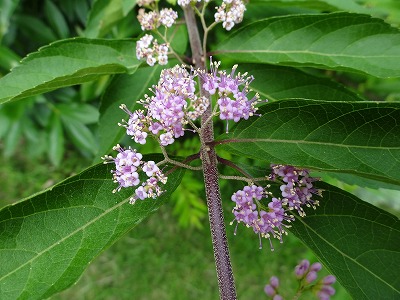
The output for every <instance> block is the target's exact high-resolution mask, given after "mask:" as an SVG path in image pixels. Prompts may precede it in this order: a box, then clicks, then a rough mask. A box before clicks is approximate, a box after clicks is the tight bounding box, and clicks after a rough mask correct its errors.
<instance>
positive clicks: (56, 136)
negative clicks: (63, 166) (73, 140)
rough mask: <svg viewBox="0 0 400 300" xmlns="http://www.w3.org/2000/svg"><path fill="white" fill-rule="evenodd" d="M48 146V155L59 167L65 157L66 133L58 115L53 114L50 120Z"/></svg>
mask: <svg viewBox="0 0 400 300" xmlns="http://www.w3.org/2000/svg"><path fill="white" fill-rule="evenodd" d="M48 145H49V146H48V154H49V159H50V161H51V163H52V164H53V165H55V166H59V165H60V162H61V160H62V158H63V155H64V132H63V129H62V124H61V120H60V117H59V115H58V114H53V115H52V118H51V119H50V131H49V141H48Z"/></svg>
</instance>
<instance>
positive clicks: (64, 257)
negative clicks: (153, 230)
mask: <svg viewBox="0 0 400 300" xmlns="http://www.w3.org/2000/svg"><path fill="white" fill-rule="evenodd" d="M144 159H145V160H148V159H152V160H156V161H158V160H160V159H162V157H160V156H156V157H155V156H150V157H144ZM110 170H111V165H103V164H99V165H96V166H94V167H91V168H89V169H87V170H86V171H84V172H82V173H80V174H78V175H76V176H74V177H71V178H69V179H67V180H66V181H64V182H62V183H60V184H58V185H56V186H54V187H52V188H50V189H49V190H47V191H45V192H43V193H41V194H38V195H35V196H33V197H30V198H28V199H25V200H24V201H22V202H19V203H17V204H14V205H11V206H7V207H5V208H3V209H2V210H1V211H0V265H1V268H0V299H31V300H32V299H45V298H48V297H50V296H51V295H52V294H55V293H57V292H59V291H62V290H64V289H66V288H67V287H69V286H71V285H72V284H73V283H74V282H76V281H77V280H78V278H79V276H80V275H81V274H82V272H83V271H84V269H85V268H86V267H87V266H88V264H89V263H90V262H91V261H92V260H93V259H94V258H95V257H96V256H97V255H99V254H100V253H101V252H102V251H103V250H104V249H106V248H108V247H109V246H110V245H112V244H113V243H114V242H115V241H116V240H118V239H119V238H120V237H121V236H122V235H123V234H125V233H126V232H127V231H129V230H131V229H132V228H134V227H135V226H136V225H137V224H139V223H140V222H141V221H143V220H144V219H145V218H146V217H148V216H149V215H151V214H152V213H153V212H155V211H156V210H157V209H158V208H159V207H160V206H161V205H162V204H164V203H165V201H166V200H167V199H168V198H169V197H170V195H171V193H172V192H173V191H174V190H175V189H176V187H177V186H178V185H179V182H180V180H181V178H182V175H183V171H177V172H174V173H172V174H170V175H169V176H168V182H167V184H166V185H165V186H164V189H165V190H166V192H165V193H164V194H163V195H162V196H160V197H159V198H157V199H154V200H153V199H147V200H145V201H138V202H137V203H136V204H135V205H130V204H129V203H128V200H129V197H130V196H131V195H132V193H133V192H132V191H133V190H132V189H124V190H122V191H121V192H119V193H116V194H113V193H112V192H111V191H112V190H113V189H114V188H115V187H116V184H115V183H113V181H112V179H111V174H110ZM131 267H134V266H131Z"/></svg>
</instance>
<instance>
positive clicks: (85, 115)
mask: <svg viewBox="0 0 400 300" xmlns="http://www.w3.org/2000/svg"><path fill="white" fill-rule="evenodd" d="M55 107H56V109H57V110H58V111H59V113H60V114H61V115H62V116H63V117H67V118H68V119H73V120H76V121H79V122H80V123H82V124H93V123H96V122H97V121H98V120H99V111H98V110H97V109H96V108H95V107H94V106H93V105H89V104H85V103H76V102H72V103H60V104H57V105H55Z"/></svg>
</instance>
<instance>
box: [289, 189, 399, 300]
mask: <svg viewBox="0 0 400 300" xmlns="http://www.w3.org/2000/svg"><path fill="white" fill-rule="evenodd" d="M318 186H319V187H320V188H322V189H324V190H325V192H324V193H323V198H322V199H321V201H320V205H321V206H320V207H318V208H317V209H316V210H313V209H307V210H306V212H307V216H306V217H305V218H300V217H298V216H296V221H295V222H293V223H292V226H293V227H292V228H290V231H291V232H293V233H294V234H295V235H296V236H297V237H298V238H299V239H300V240H302V241H303V243H304V244H305V245H306V246H308V247H309V248H311V249H312V250H313V251H314V253H315V254H316V255H317V256H318V257H319V258H320V260H321V261H322V262H324V264H325V265H326V266H327V267H328V268H329V269H330V271H331V272H333V274H334V275H335V276H336V277H337V279H338V280H339V281H340V283H341V284H342V286H343V287H345V288H346V289H347V291H348V292H349V293H350V295H352V297H353V299H360V300H362V299H385V300H386V299H387V300H389V299H391V300H396V299H399V298H400V280H399V276H398V273H399V265H400V247H399V245H400V221H399V219H398V218H396V217H395V216H393V215H391V214H389V213H387V212H385V211H383V210H381V209H379V208H377V207H375V206H373V205H371V204H368V203H366V202H363V201H361V200H360V199H358V198H357V197H355V196H353V195H351V194H349V193H347V192H345V191H343V190H340V189H338V188H335V187H333V186H330V185H328V184H325V183H320V184H319V185H318Z"/></svg>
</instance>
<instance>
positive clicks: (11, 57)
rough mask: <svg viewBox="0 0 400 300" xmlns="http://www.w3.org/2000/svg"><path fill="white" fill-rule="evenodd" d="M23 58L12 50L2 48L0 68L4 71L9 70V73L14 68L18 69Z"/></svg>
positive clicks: (0, 47) (0, 49)
mask: <svg viewBox="0 0 400 300" xmlns="http://www.w3.org/2000/svg"><path fill="white" fill-rule="evenodd" d="M20 60H21V58H20V57H19V56H18V55H17V54H16V53H15V52H14V51H12V50H11V49H9V48H7V47H4V46H0V67H1V68H3V69H4V70H7V72H8V71H9V70H10V69H11V68H13V67H16V66H17V65H18V63H19V61H20Z"/></svg>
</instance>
